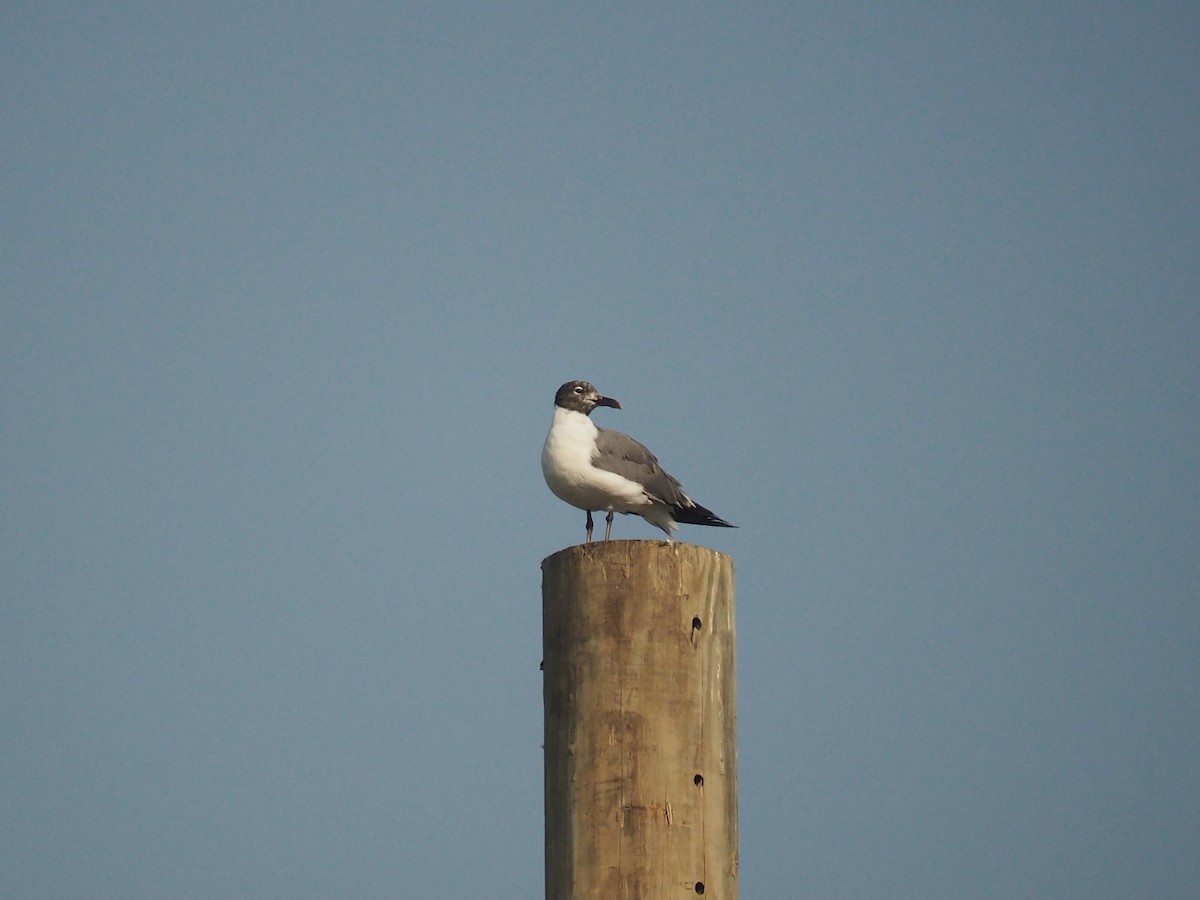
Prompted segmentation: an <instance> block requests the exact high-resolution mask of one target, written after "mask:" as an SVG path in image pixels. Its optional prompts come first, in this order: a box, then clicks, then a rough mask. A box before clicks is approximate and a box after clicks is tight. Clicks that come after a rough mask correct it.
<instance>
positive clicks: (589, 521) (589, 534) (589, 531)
mask: <svg viewBox="0 0 1200 900" xmlns="http://www.w3.org/2000/svg"><path fill="white" fill-rule="evenodd" d="M585 527H586V528H587V542H588V543H589V544H590V543H591V542H592V511H591V510H590V509H589V510H588V511H587V525H586V526H585Z"/></svg>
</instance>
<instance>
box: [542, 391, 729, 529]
mask: <svg viewBox="0 0 1200 900" xmlns="http://www.w3.org/2000/svg"><path fill="white" fill-rule="evenodd" d="M597 406H608V407H612V408H613V409H620V408H621V404H620V403H618V402H617V401H616V400H614V399H612V398H611V397H604V396H602V395H601V394H600V392H599V391H597V390H596V389H595V388H594V387H592V386H591V385H590V384H588V383H587V382H586V381H568V382H567V383H566V384H564V385H563V386H562V387H560V388H559V389H558V393H557V394H555V395H554V421H553V422H552V423H551V424H550V433H549V434H547V435H546V443H545V446H543V447H542V474H543V475H544V476H545V477H546V485H547V486H548V487H549V488H550V490H551V491H552V492H553V493H554V495H555V496H556V497H558V499H560V500H563V501H565V502H567V503H569V504H571V505H572V506H575V507H578V508H579V509H582V510H584V511H586V512H587V523H586V525H585V528H586V533H587V540H588V543H591V540H592V511H593V510H606V511H607V512H608V515H607V516H606V517H605V520H604V521H605V528H604V540H606V541H607V540H608V538H609V535H610V534H611V533H612V523H613V513H614V512H619V513H622V514H630V513H632V514H633V515H635V516H641V517H642V518H643V519H645V520H646V521H647V522H649V523H650V524H651V525H653V526H655V527H656V528H661V529H662V530H663V531H664V532H666V535H667V540H668V541H669V540H671V532H672V531H674V530H675V529H677V528H678V527H679V524H680V523H683V524H685V525H714V526H718V527H721V528H736V527H737V526H736V525H731V524H729V523H728V522H726V521H725V520H724V519H721V518H719V517H717V516H716V515H715V514H714V513H713V512H712V510H709V509H705V508H704V507H703V506H701V505H700V504H699V503H697V502H696V501H695V500H693V499H692V498H691V497H689V496H688V495H687V494H685V493H684V492H683V486H682V485H681V484H680V483H679V482H678V481H677V480H676V479H674V478H672V477H671V476H670V475H668V474H667V473H666V472H665V471H663V468H662V467H661V466H660V465H659V464H658V460H657V459H656V458H655V456H654V454H653V453H651V452H650V451H649V450H647V449H646V448H645V447H644V446H642V445H641V444H639V443H638V442H637V441H635V440H634V439H633V438H631V437H630V436H629V435H627V434H622V433H621V432H619V431H612V430H611V429H608V428H597V427H596V425H595V424H594V423H593V422H592V420H591V418H589V416H590V415H591V412H592V410H594V409H595V408H596V407H597Z"/></svg>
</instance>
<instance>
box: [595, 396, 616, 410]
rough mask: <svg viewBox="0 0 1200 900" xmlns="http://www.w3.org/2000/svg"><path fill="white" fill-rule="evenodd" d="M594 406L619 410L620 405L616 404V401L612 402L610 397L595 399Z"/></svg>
mask: <svg viewBox="0 0 1200 900" xmlns="http://www.w3.org/2000/svg"><path fill="white" fill-rule="evenodd" d="M596 405H597V406H611V407H612V408H613V409H620V408H621V404H620V403H618V402H617V401H616V400H614V399H613V398H612V397H597V398H596Z"/></svg>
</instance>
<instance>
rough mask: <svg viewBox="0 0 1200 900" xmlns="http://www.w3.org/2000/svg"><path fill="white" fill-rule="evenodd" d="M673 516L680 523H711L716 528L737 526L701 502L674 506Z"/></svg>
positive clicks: (672, 508)
mask: <svg viewBox="0 0 1200 900" xmlns="http://www.w3.org/2000/svg"><path fill="white" fill-rule="evenodd" d="M671 516H672V518H674V519H675V521H676V522H678V523H679V524H680V525H711V526H712V527H714V528H737V526H736V525H734V524H733V523H731V522H726V521H725V520H724V519H722V518H721V517H720V516H718V515H717V514H716V513H714V512H713V511H712V510H711V509H705V508H704V507H703V506H701V505H700V504H696V505H695V506H673V507H671Z"/></svg>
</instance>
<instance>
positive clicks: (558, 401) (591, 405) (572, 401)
mask: <svg viewBox="0 0 1200 900" xmlns="http://www.w3.org/2000/svg"><path fill="white" fill-rule="evenodd" d="M554 405H555V406H561V407H562V408H563V409H570V410H574V411H575V412H581V413H583V414H584V415H585V416H587V415H591V412H592V410H593V409H595V408H596V407H597V406H611V407H612V408H613V409H620V408H621V404H620V403H618V402H617V401H616V400H614V399H612V398H611V397H602V396H600V392H599V391H598V390H596V389H595V388H594V387H592V386H591V385H590V384H588V383H587V382H586V381H568V382H567V383H566V384H564V385H563V386H562V387H560V388H559V389H558V393H557V394H555V395H554Z"/></svg>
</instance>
